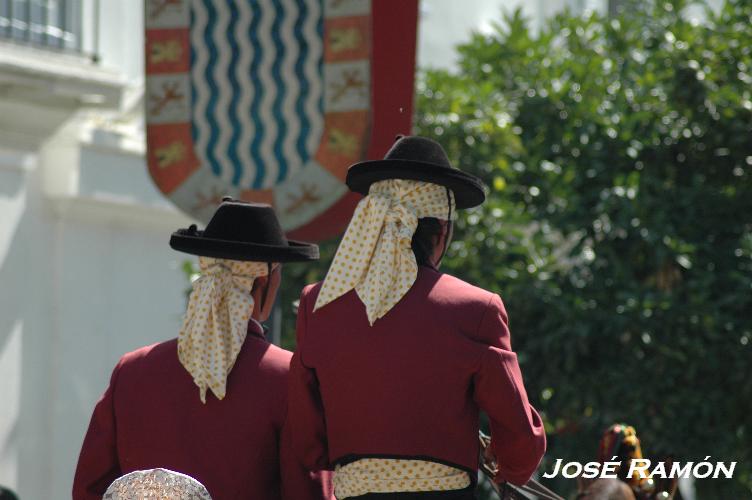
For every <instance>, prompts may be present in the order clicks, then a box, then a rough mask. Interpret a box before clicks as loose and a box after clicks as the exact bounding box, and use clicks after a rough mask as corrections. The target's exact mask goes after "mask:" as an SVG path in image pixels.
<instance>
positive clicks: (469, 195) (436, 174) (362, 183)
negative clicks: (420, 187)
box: [345, 159, 486, 208]
mask: <svg viewBox="0 0 752 500" xmlns="http://www.w3.org/2000/svg"><path fill="white" fill-rule="evenodd" d="M386 179H407V180H415V181H424V182H431V183H434V184H439V185H440V186H445V187H448V188H449V189H450V190H451V191H452V192H453V193H454V202H455V205H456V207H457V208H472V207H476V206H478V205H480V204H481V203H483V202H484V201H485V200H486V193H485V191H484V190H483V182H482V181H481V180H480V179H478V178H477V177H475V176H474V175H470V174H468V173H467V172H463V171H461V170H457V169H456V168H450V167H444V166H442V165H435V164H433V163H426V162H422V161H414V160H399V159H393V160H371V161H364V162H360V163H356V164H355V165H353V166H351V167H350V168H349V169H348V171H347V179H346V181H345V182H346V183H347V187H349V188H350V189H351V190H352V191H355V192H356V193H360V194H362V195H367V194H368V190H369V189H370V188H371V184H373V183H374V182H378V181H383V180H386Z"/></svg>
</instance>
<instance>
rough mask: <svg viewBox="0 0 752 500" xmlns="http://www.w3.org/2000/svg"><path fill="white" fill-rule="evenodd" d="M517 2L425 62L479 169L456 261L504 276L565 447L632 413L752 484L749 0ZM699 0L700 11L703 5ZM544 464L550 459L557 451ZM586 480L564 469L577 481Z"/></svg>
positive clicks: (536, 394) (427, 77)
mask: <svg viewBox="0 0 752 500" xmlns="http://www.w3.org/2000/svg"><path fill="white" fill-rule="evenodd" d="M688 7H689V5H688V4H687V3H686V2H683V1H672V2H667V3H658V4H656V3H653V2H635V3H634V4H630V5H629V8H628V9H626V11H625V12H623V13H621V14H620V15H618V16H616V17H611V18H609V17H606V16H604V15H601V14H592V15H588V16H585V17H574V16H571V15H569V14H567V13H564V14H561V15H558V16H556V17H555V18H553V19H551V20H550V22H548V23H547V24H546V25H545V26H544V27H543V28H542V29H541V30H540V31H539V32H537V33H536V32H534V31H532V30H531V29H530V27H529V25H528V23H527V22H526V20H525V19H523V17H522V16H521V14H520V12H519V11H518V12H515V13H513V14H510V15H507V16H506V17H504V19H503V21H502V22H500V23H499V24H498V25H496V26H495V31H494V32H493V33H492V34H490V35H480V34H476V35H474V36H473V38H472V39H471V41H470V42H468V43H467V44H464V45H462V46H460V47H459V49H458V50H459V53H460V56H461V57H460V59H461V60H460V67H459V71H455V72H449V71H442V70H432V71H427V72H425V73H423V74H422V76H421V81H420V84H419V92H418V101H417V110H418V114H417V120H416V121H417V124H416V125H417V131H418V132H419V133H421V134H422V135H427V136H431V137H434V138H435V139H437V140H438V141H439V142H441V143H442V144H443V145H444V146H445V148H446V149H447V151H448V152H449V155H450V158H452V160H453V161H454V163H455V164H456V165H457V166H459V167H460V168H463V169H466V170H468V171H470V172H473V173H475V174H477V175H479V176H481V177H482V178H483V179H485V181H486V182H487V183H488V185H489V186H490V188H491V190H490V195H489V199H488V201H487V202H486V204H485V205H484V206H482V207H481V208H479V209H475V210H471V211H468V212H465V213H464V214H463V215H462V216H461V218H460V220H459V221H458V224H457V227H458V230H457V232H456V236H455V241H454V242H453V243H452V245H451V251H450V252H449V254H448V258H447V261H446V263H445V267H444V269H445V270H447V271H448V272H450V273H453V274H456V275H458V276H460V277H463V278H465V279H467V280H469V281H471V282H473V283H476V284H478V285H480V286H483V287H485V288H487V289H490V290H494V291H498V292H499V293H500V294H501V296H502V298H503V299H504V300H505V303H506V305H507V309H508V311H509V314H510V321H511V328H512V332H513V335H512V339H513V344H514V347H515V350H517V351H518V352H519V354H520V359H521V363H522V370H523V373H524V375H525V379H526V385H527V387H528V389H529V392H530V396H531V399H532V401H533V403H534V404H535V406H536V407H537V408H539V409H540V410H541V411H542V413H543V414H544V415H545V420H546V425H547V430H548V436H549V451H548V453H547V457H549V460H550V459H552V458H554V457H556V458H565V459H573V460H574V459H577V460H583V461H585V460H590V459H593V458H594V457H595V454H596V448H597V442H598V439H599V436H600V432H601V431H602V430H603V429H604V428H605V427H606V426H607V425H609V424H611V423H614V422H617V421H626V422H629V423H630V424H632V425H634V426H636V428H637V431H638V434H639V436H640V437H641V440H642V442H643V451H645V452H647V454H648V455H652V456H661V455H664V454H673V455H674V456H675V458H676V459H677V460H680V461H690V460H696V461H697V460H702V459H703V458H704V457H705V456H706V455H711V460H714V461H738V464H737V469H736V473H735V475H734V479H735V481H728V480H726V481H724V480H721V479H716V480H706V481H699V483H698V491H699V492H700V497H701V498H703V497H706V496H707V497H709V498H740V497H742V496H747V495H749V494H750V489H751V488H752V476H751V474H752V461H750V459H751V458H752V439H751V438H752V436H751V433H752V426H751V425H750V422H752V418H751V417H750V411H751V410H752V403H750V401H752V345H750V344H752V182H750V181H751V180H752V174H751V169H752V85H751V84H752V3H751V2H748V1H744V0H730V1H728V2H727V3H726V4H725V5H724V6H723V7H722V8H720V9H719V10H717V11H711V10H707V11H706V13H705V16H706V17H705V21H703V22H702V23H697V22H691V21H690V20H688V17H687V16H686V10H687V8H688ZM692 8H698V7H697V6H692ZM548 465H550V462H549V463H548V464H546V463H544V467H548ZM572 483H573V481H569V482H568V483H565V484H554V485H553V486H554V487H555V488H558V489H560V490H567V489H572V488H573V487H574V485H573V484H572Z"/></svg>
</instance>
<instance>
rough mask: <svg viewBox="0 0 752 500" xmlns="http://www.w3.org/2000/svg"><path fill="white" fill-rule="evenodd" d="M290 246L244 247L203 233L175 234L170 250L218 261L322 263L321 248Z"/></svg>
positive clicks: (290, 241)
mask: <svg viewBox="0 0 752 500" xmlns="http://www.w3.org/2000/svg"><path fill="white" fill-rule="evenodd" d="M287 242H288V246H279V245H264V244H260V243H243V242H238V241H228V240H219V239H215V238H206V237H204V236H203V231H196V234H195V235H188V234H181V233H180V232H175V233H172V236H171V237H170V246H171V247H172V248H173V249H174V250H177V251H179V252H184V253H189V254H191V255H200V256H202V257H214V258H216V259H230V260H243V261H255V262H309V261H312V260H318V259H319V247H318V245H314V244H312V243H304V242H300V241H294V240H288V241H287Z"/></svg>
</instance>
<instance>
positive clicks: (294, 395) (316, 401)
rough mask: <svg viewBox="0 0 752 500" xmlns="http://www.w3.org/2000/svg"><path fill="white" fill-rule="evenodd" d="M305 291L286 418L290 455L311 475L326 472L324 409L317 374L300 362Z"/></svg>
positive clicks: (291, 364) (291, 366) (327, 459)
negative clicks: (291, 453) (288, 428)
mask: <svg viewBox="0 0 752 500" xmlns="http://www.w3.org/2000/svg"><path fill="white" fill-rule="evenodd" d="M306 295H307V289H304V290H303V293H302V294H301V296H300V305H299V307H298V319H297V324H296V332H297V348H296V350H295V354H294V355H293V357H292V361H291V362H290V379H289V386H288V389H289V390H288V415H287V419H288V421H289V424H290V429H291V430H290V432H291V444H292V449H293V453H294V454H295V456H296V457H297V458H298V460H300V461H301V462H302V463H303V465H304V466H305V467H306V468H307V469H308V470H312V471H319V470H324V469H329V468H330V465H329V451H328V446H327V436H326V421H325V419H324V406H323V403H322V401H321V393H320V392H319V383H318V379H317V377H316V371H315V370H314V369H313V368H310V367H308V366H306V364H305V360H304V359H303V350H304V344H305V333H306V326H307V325H306V324H307V319H306V318H307V313H308V304H307V303H306Z"/></svg>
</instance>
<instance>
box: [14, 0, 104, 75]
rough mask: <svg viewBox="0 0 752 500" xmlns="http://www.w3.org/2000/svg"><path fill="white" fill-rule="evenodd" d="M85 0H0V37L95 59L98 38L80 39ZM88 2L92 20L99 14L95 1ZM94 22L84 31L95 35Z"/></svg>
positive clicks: (82, 28)
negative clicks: (90, 28)
mask: <svg viewBox="0 0 752 500" xmlns="http://www.w3.org/2000/svg"><path fill="white" fill-rule="evenodd" d="M86 1H87V0H0V39H5V40H8V41H12V42H15V43H21V44H26V45H31V46H35V47H39V48H43V49H51V50H59V51H65V52H73V53H79V54H82V55H86V56H88V57H91V58H92V59H93V60H95V61H96V59H97V58H96V46H97V44H98V41H97V40H93V41H92V40H89V41H85V40H83V34H84V26H83V24H84V22H83V21H84V19H83V13H84V5H83V4H84V2H86ZM88 4H89V7H90V9H89V12H88V14H89V15H90V16H91V17H92V18H94V19H96V18H97V17H98V15H99V12H98V7H99V1H98V0H94V1H93V2H91V1H89V2H88ZM97 24H98V23H94V26H93V28H94V29H93V30H86V31H90V32H91V33H92V36H94V37H96V34H97V33H96V28H97V26H96V25H97ZM85 42H86V43H85ZM87 49H88V50H87ZM92 49H93V50H92Z"/></svg>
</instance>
